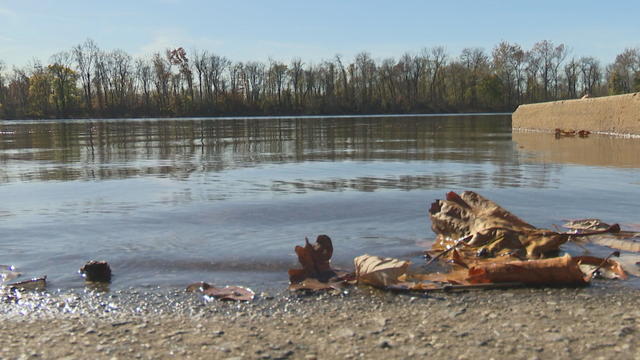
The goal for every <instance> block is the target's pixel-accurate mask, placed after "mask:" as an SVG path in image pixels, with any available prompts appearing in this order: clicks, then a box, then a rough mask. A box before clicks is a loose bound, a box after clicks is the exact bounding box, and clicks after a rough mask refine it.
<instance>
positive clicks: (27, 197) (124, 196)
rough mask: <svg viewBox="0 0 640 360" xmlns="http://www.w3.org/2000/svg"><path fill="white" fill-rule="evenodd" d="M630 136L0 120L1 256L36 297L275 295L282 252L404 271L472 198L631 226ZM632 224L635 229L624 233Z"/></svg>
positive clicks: (388, 126) (401, 125)
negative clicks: (32, 282)
mask: <svg viewBox="0 0 640 360" xmlns="http://www.w3.org/2000/svg"><path fill="white" fill-rule="evenodd" d="M639 154H640V140H638V139H612V138H608V137H598V136H592V137H590V138H588V139H559V140H556V139H555V138H554V137H553V135H549V134H531V133H520V134H518V133H515V134H513V135H512V133H511V119H510V116H504V115H503V116H496V115H492V116H426V117H417V116H411V117H349V118H322V117H314V118H272V119H268V118H262V119H144V120H141V119H131V120H93V121H92V120H59V121H15V122H14V121H4V122H0V200H1V201H0V263H5V264H7V263H9V264H13V265H15V266H16V267H18V268H19V269H20V270H21V271H23V273H24V274H25V275H27V276H36V275H42V274H47V275H48V276H49V279H50V284H51V286H52V287H58V288H79V287H82V286H83V283H82V281H81V280H80V279H79V277H78V275H77V273H76V271H77V269H78V268H79V267H80V266H81V265H82V264H83V263H84V262H85V261H87V260H90V259H106V260H108V261H109V262H110V263H111V264H112V267H113V268H114V272H115V278H114V282H113V284H112V288H123V287H129V286H136V287H154V286H160V287H167V286H177V287H179V286H183V285H186V284H188V283H190V282H193V281H198V280H206V281H210V282H213V283H216V284H228V283H234V284H241V285H248V286H253V287H257V288H260V287H280V286H282V287H284V286H285V285H286V283H287V274H286V270H287V269H288V268H290V267H291V266H295V264H296V258H295V255H294V252H293V247H294V246H295V245H297V244H302V243H303V241H304V237H305V236H308V237H309V238H310V239H312V238H315V237H316V236H317V235H318V234H328V235H329V236H331V237H332V239H333V240H334V246H335V248H336V252H335V255H334V263H336V264H337V265H338V266H343V267H351V261H352V259H353V257H355V256H357V255H361V254H363V253H370V254H376V255H382V256H394V257H403V258H409V259H413V260H415V261H418V262H419V261H420V257H419V254H420V252H421V250H423V248H424V246H425V244H428V242H429V241H431V240H432V239H433V238H434V234H433V233H432V232H431V230H430V222H429V219H428V216H427V209H428V205H429V203H430V202H432V201H433V200H435V199H437V198H442V197H443V196H444V194H445V193H446V192H447V191H451V190H453V191H462V190H466V189H471V190H476V191H478V192H480V193H481V194H483V195H485V196H487V197H489V198H491V199H493V200H495V201H497V202H499V203H500V204H502V205H503V206H505V207H506V208H508V209H510V210H512V211H513V212H515V213H516V214H517V215H519V216H521V217H523V218H524V219H525V220H527V221H529V222H531V223H533V224H534V225H537V226H543V227H551V226H552V225H553V224H561V223H563V220H564V219H569V218H582V217H600V218H602V219H603V220H605V221H612V222H620V223H622V224H630V225H631V226H634V224H638V223H640V215H639V214H640V213H639V212H638V200H640V170H639V168H640V155H639ZM636 226H637V225H636Z"/></svg>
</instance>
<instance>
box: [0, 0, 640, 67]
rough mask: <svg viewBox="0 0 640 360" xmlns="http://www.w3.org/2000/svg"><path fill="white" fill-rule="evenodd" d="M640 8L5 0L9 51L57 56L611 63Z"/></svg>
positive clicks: (572, 0) (542, 3)
mask: <svg viewBox="0 0 640 360" xmlns="http://www.w3.org/2000/svg"><path fill="white" fill-rule="evenodd" d="M638 14H640V1H638V0H634V1H627V0H615V1H611V2H609V3H608V4H605V2H603V1H601V0H599V1H591V0H581V1H576V0H555V1H547V0H538V1H508V0H503V1H492V0H484V1H482V0H474V1H467V0H458V1H455V0H449V1H443V0H441V1H428V0H423V1H418V0H415V1H414V0H406V1H402V0H395V1H391V0H387V1H378V0H322V1H311V0H279V1H278V0H270V1H269V0H228V1H218V0H209V1H205V0H127V1H122V0H109V1H97V0H93V1H91V0H0V61H4V62H5V63H6V64H7V65H17V66H23V65H26V64H28V63H29V62H30V61H31V60H33V59H38V60H40V61H42V62H45V63H46V62H48V61H49V58H50V57H51V55H53V54H54V53H56V52H60V51H65V50H70V49H71V48H72V47H73V46H75V45H78V44H80V43H82V42H84V41H85V40H86V39H87V38H91V39H93V40H94V41H95V42H96V43H97V44H98V46H99V47H100V48H102V49H106V50H113V49H122V50H124V51H126V52H127V53H129V54H131V55H134V56H148V55H151V54H153V53H154V52H163V51H164V50H165V49H167V48H176V47H183V48H185V50H187V52H188V53H189V52H190V51H193V50H195V49H198V50H208V51H209V52H213V53H216V54H219V55H223V56H226V57H228V58H229V59H231V60H234V61H249V60H260V61H264V60H268V59H269V58H272V59H276V60H282V61H289V60H291V59H292V58H295V57H299V58H301V59H302V60H303V61H304V62H311V63H313V62H315V63H317V62H320V61H322V60H324V59H330V58H333V57H334V56H335V55H336V54H339V55H341V56H343V58H344V59H347V60H350V59H352V58H353V56H354V55H355V54H357V53H359V52H362V51H367V52H369V53H370V54H371V55H372V56H373V58H374V59H383V58H387V57H393V58H399V57H400V56H401V55H402V54H403V53H405V52H411V53H417V52H419V51H420V50H421V49H423V48H425V47H427V48H428V47H433V46H444V47H445V48H446V49H447V52H448V53H449V54H450V55H452V56H457V55H459V53H460V51H461V50H462V49H463V48H465V47H481V48H484V49H485V50H486V51H487V52H490V51H491V49H492V48H493V47H494V46H495V45H496V44H498V43H499V42H501V41H503V40H504V41H509V42H512V43H518V44H520V45H521V46H523V48H525V49H529V48H530V47H531V46H532V45H533V44H534V43H535V42H537V41H540V40H550V41H552V42H554V43H556V44H559V43H564V44H566V45H567V46H568V47H569V49H570V51H571V52H570V56H576V57H580V56H595V57H596V58H598V59H600V60H601V61H602V62H603V63H605V64H607V63H610V62H613V60H614V59H615V56H616V55H617V54H618V53H620V52H622V51H623V50H624V49H625V48H629V47H640V19H639V18H638Z"/></svg>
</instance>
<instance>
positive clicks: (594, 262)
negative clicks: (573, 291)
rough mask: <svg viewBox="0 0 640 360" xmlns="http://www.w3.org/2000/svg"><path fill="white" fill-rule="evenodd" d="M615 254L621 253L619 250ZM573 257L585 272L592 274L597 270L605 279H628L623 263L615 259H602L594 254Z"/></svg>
mask: <svg viewBox="0 0 640 360" xmlns="http://www.w3.org/2000/svg"><path fill="white" fill-rule="evenodd" d="M614 254H615V253H614ZM615 256H620V253H619V252H618V253H617V254H615ZM573 259H574V260H575V261H576V262H577V263H578V265H579V266H580V270H582V272H584V273H585V274H589V275H590V274H594V273H595V272H596V271H597V272H598V273H600V275H601V276H602V277H604V278H605V279H621V280H626V279H627V278H628V276H627V273H626V272H625V271H624V269H623V268H622V265H621V264H620V263H619V262H617V261H615V260H613V259H610V258H606V259H602V258H598V257H594V256H576V257H574V258H573Z"/></svg>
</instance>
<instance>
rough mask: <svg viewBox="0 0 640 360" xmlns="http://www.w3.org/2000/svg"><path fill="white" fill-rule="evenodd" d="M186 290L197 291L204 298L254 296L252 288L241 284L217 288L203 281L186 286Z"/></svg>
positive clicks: (249, 299) (237, 298)
mask: <svg viewBox="0 0 640 360" xmlns="http://www.w3.org/2000/svg"><path fill="white" fill-rule="evenodd" d="M186 291H187V292H199V293H202V294H204V295H205V297H206V298H214V299H218V300H226V301H251V300H253V299H254V297H255V293H254V292H253V290H251V289H249V288H245V287H241V286H225V287H223V288H217V287H215V286H213V285H210V284H208V283H206V282H204V281H200V282H197V283H193V284H191V285H189V286H187V289H186Z"/></svg>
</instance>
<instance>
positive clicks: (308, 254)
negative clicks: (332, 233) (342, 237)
mask: <svg viewBox="0 0 640 360" xmlns="http://www.w3.org/2000/svg"><path fill="white" fill-rule="evenodd" d="M304 240H305V246H304V247H302V246H296V247H295V252H296V255H298V261H299V262H300V265H302V269H290V270H289V281H291V282H292V283H298V282H301V281H303V280H304V279H307V278H313V279H318V280H320V281H327V280H329V279H330V278H331V277H333V276H335V275H336V274H335V271H333V270H332V269H331V264H330V262H331V256H332V255H333V244H332V242H331V238H329V237H328V236H327V235H320V236H318V238H317V239H316V243H315V244H313V245H312V244H310V243H309V239H307V238H305V239H304Z"/></svg>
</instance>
